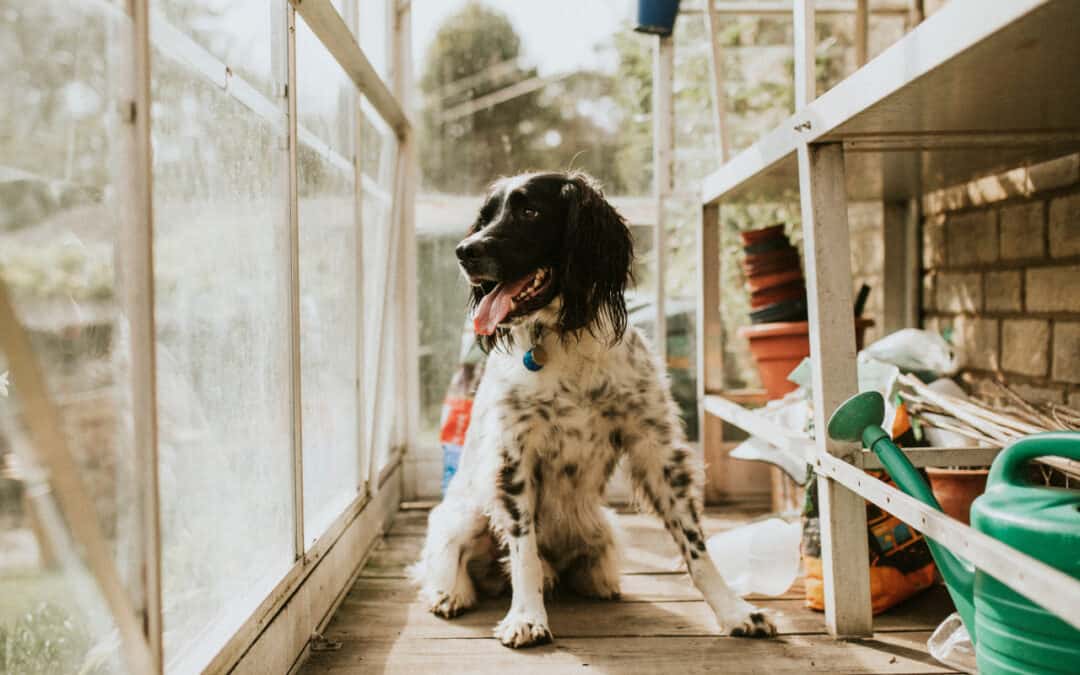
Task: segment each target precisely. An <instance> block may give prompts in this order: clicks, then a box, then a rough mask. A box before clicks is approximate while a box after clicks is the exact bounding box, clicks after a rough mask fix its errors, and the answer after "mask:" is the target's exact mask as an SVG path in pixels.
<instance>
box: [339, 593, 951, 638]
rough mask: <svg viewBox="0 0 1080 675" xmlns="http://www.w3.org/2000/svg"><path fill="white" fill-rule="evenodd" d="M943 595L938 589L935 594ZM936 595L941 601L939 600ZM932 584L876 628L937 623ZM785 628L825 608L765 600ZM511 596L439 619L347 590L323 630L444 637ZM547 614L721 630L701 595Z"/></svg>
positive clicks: (572, 625) (574, 604)
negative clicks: (691, 598) (693, 599)
mask: <svg viewBox="0 0 1080 675" xmlns="http://www.w3.org/2000/svg"><path fill="white" fill-rule="evenodd" d="M935 596H939V597H935ZM935 600H936V602H935ZM941 600H946V601H947V598H946V597H945V595H944V593H937V592H933V593H930V594H929V597H922V598H918V599H916V600H913V601H912V602H909V603H906V605H905V606H902V607H898V608H894V609H893V610H892V611H890V612H887V613H885V614H883V615H881V616H878V617H876V621H875V622H874V627H875V630H877V631H879V632H889V631H898V630H932V629H933V628H935V627H936V626H937V625H938V624H939V623H940V622H941V621H942V620H943V619H944V618H945V616H947V615H948V611H949V608H948V607H947V606H946V605H945V604H944V603H942V602H941ZM757 604H758V606H759V607H761V608H763V609H765V610H767V611H768V612H770V614H772V616H773V619H774V621H775V622H776V624H777V628H778V629H779V631H780V633H781V634H810V633H818V634H820V633H824V621H823V618H822V615H821V614H819V613H817V612H813V611H811V610H809V609H806V608H805V606H804V605H803V602H802V600H761V601H758V602H757ZM509 606H510V601H509V598H501V599H488V600H484V601H482V602H481V603H480V605H479V606H478V607H476V608H474V609H472V610H470V611H468V612H465V613H464V614H462V615H461V616H459V617H457V618H455V619H452V620H446V619H440V618H439V617H436V616H434V615H433V614H431V613H430V612H428V608H427V607H426V606H425V605H424V604H423V603H420V602H413V603H408V604H406V603H403V602H400V601H393V600H392V601H382V600H358V599H356V598H355V597H354V596H352V595H350V596H347V597H346V598H345V601H344V602H343V603H342V605H341V608H340V609H339V610H338V615H337V616H336V617H335V619H334V620H333V621H332V622H331V623H330V625H329V626H328V627H327V630H326V634H327V636H329V637H332V638H333V639H335V640H340V639H343V638H346V637H348V636H350V635H363V636H364V637H367V638H378V639H393V638H398V637H402V638H410V639H447V638H464V637H470V636H475V635H486V634H488V633H489V632H490V630H491V628H492V627H493V626H494V625H495V624H496V623H497V622H498V621H499V620H500V619H501V618H502V617H503V615H505V614H506V611H507V610H508V609H509ZM547 610H548V620H549V622H550V626H551V630H552V632H553V633H554V634H555V636H556V637H638V636H664V635H678V636H685V637H705V636H717V635H719V634H720V633H719V631H718V629H717V626H716V619H715V617H714V616H713V613H712V610H711V609H709V607H708V605H706V604H705V603H704V602H702V601H700V600H698V601H696V602H685V601H684V602H621V601H590V600H584V599H578V598H573V597H558V598H553V599H551V600H550V601H549V602H548V603H547Z"/></svg>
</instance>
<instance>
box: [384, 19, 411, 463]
mask: <svg viewBox="0 0 1080 675" xmlns="http://www.w3.org/2000/svg"><path fill="white" fill-rule="evenodd" d="M391 62H392V63H393V73H394V78H393V88H394V96H395V97H396V98H397V100H398V101H399V102H400V103H401V105H402V106H403V107H405V108H406V109H407V108H409V95H410V93H411V91H412V70H413V69H412V9H411V6H408V5H407V6H405V7H401V6H399V8H398V12H397V14H396V16H395V20H394V52H393V59H392V61H391ZM398 152H399V153H401V155H402V157H403V158H404V162H405V174H404V177H403V180H404V181H405V184H404V186H403V188H402V191H401V199H402V200H403V203H402V205H401V211H400V214H401V218H400V221H399V223H397V224H398V226H399V227H400V228H401V242H402V250H401V251H400V252H399V255H400V256H401V260H402V268H401V269H402V274H401V280H400V283H401V285H402V292H403V293H404V295H405V302H404V306H403V308H402V311H401V312H400V321H401V331H400V332H399V337H400V342H401V345H402V347H403V348H402V349H401V350H399V351H400V358H401V360H402V363H401V369H400V374H399V377H400V378H401V383H402V386H401V387H399V389H400V392H401V403H400V406H399V409H398V411H397V414H398V416H399V417H400V418H401V419H402V420H403V422H404V423H405V426H404V437H403V438H402V439H401V445H402V447H403V448H404V451H405V452H408V451H410V450H415V448H416V447H417V443H418V438H419V434H420V428H419V427H420V356H419V352H420V342H419V340H420V338H419V335H420V317H419V308H418V307H419V306H418V299H417V297H418V291H417V276H416V275H417V273H416V256H417V248H416V191H417V186H418V185H419V182H420V163H419V158H418V156H417V148H416V141H415V134H413V133H411V132H410V133H409V134H407V135H406V136H405V138H404V139H403V140H402V142H401V144H400V147H399V149H398ZM385 470H386V468H384V471H385ZM380 482H381V478H380Z"/></svg>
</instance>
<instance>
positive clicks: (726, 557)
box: [706, 518, 802, 596]
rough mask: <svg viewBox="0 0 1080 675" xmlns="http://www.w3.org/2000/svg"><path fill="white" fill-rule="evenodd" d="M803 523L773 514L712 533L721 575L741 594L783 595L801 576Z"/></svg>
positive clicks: (712, 548)
mask: <svg viewBox="0 0 1080 675" xmlns="http://www.w3.org/2000/svg"><path fill="white" fill-rule="evenodd" d="M801 537H802V526H801V525H800V524H799V523H787V522H784V521H783V520H781V519H779V518H769V519H768V520H762V521H760V522H756V523H750V524H748V525H743V526H742V527H736V528H735V529H733V530H728V531H727V532H721V533H720V534H716V535H713V536H711V537H709V539H708V541H707V542H706V546H707V547H708V549H709V555H711V556H712V558H713V560H714V561H715V562H716V567H717V568H718V569H719V570H720V575H721V576H722V577H724V581H726V582H727V584H728V586H731V588H732V590H734V591H735V592H736V593H738V594H739V595H749V594H751V593H760V594H761V595H770V596H776V595H782V594H783V593H785V592H786V591H787V589H789V588H791V584H793V583H795V578H796V577H797V576H799V540H800V539H801Z"/></svg>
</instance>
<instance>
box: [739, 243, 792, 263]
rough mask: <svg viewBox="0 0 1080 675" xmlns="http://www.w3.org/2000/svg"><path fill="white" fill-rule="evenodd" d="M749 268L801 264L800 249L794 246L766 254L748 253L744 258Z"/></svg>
mask: <svg viewBox="0 0 1080 675" xmlns="http://www.w3.org/2000/svg"><path fill="white" fill-rule="evenodd" d="M743 260H744V261H745V262H746V266H747V267H758V266H760V265H768V264H770V263H775V262H780V261H784V262H792V261H794V262H795V263H796V264H798V262H799V249H797V248H795V247H794V246H785V247H783V248H778V249H776V250H774V251H766V252H764V253H753V254H751V253H747V254H746V256H745V257H744V258H743Z"/></svg>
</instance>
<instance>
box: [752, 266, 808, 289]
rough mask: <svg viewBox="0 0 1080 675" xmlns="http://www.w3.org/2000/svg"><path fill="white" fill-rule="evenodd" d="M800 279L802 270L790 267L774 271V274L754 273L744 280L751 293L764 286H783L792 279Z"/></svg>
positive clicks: (801, 278) (764, 287)
mask: <svg viewBox="0 0 1080 675" xmlns="http://www.w3.org/2000/svg"><path fill="white" fill-rule="evenodd" d="M802 280H803V275H802V270H799V269H792V270H787V271H785V272H776V273H775V274H757V275H754V276H752V277H750V278H748V279H747V280H746V287H747V289H749V291H750V292H751V293H757V292H758V291H763V290H765V289H766V288H772V287H773V286H783V285H784V284H790V283H791V282H793V281H799V282H801V281H802Z"/></svg>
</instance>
